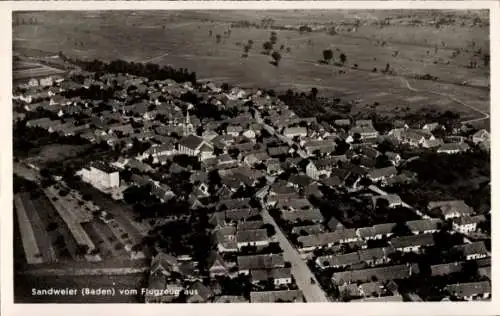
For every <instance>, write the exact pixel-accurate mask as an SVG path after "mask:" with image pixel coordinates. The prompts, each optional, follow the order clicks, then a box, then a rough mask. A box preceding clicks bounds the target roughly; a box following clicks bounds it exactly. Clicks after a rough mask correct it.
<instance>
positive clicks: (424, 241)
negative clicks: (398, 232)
mask: <svg viewBox="0 0 500 316" xmlns="http://www.w3.org/2000/svg"><path fill="white" fill-rule="evenodd" d="M390 244H391V245H392V246H393V247H394V248H396V249H399V248H406V247H414V246H432V245H434V236H433V235H432V234H423V235H413V236H403V237H396V238H392V239H391V241H390Z"/></svg>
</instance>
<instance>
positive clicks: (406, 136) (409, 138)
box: [388, 128, 435, 147]
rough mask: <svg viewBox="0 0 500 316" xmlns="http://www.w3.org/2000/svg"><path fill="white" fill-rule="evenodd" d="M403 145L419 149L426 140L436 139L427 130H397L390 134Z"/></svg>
mask: <svg viewBox="0 0 500 316" xmlns="http://www.w3.org/2000/svg"><path fill="white" fill-rule="evenodd" d="M388 135H389V136H393V137H394V138H395V139H397V140H398V141H399V142H400V143H402V144H409V145H410V146H414V147H418V146H420V145H422V144H423V143H424V141H425V140H426V139H431V140H432V139H435V137H434V136H433V135H432V134H431V133H430V132H429V131H427V130H418V129H406V128H396V129H393V130H391V131H389V133H388Z"/></svg>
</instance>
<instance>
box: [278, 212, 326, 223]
mask: <svg viewBox="0 0 500 316" xmlns="http://www.w3.org/2000/svg"><path fill="white" fill-rule="evenodd" d="M281 214H282V217H283V219H284V220H286V221H289V222H295V221H297V220H299V219H300V220H302V221H313V222H319V221H323V215H322V214H321V212H320V210H318V209H307V210H295V211H283V212H282V213H281Z"/></svg>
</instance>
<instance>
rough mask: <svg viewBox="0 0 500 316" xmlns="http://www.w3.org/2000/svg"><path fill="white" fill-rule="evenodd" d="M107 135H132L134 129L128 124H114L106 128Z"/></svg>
mask: <svg viewBox="0 0 500 316" xmlns="http://www.w3.org/2000/svg"><path fill="white" fill-rule="evenodd" d="M108 133H121V134H123V135H131V134H132V133H134V128H133V127H132V125H130V124H116V125H112V126H110V127H109V128H108Z"/></svg>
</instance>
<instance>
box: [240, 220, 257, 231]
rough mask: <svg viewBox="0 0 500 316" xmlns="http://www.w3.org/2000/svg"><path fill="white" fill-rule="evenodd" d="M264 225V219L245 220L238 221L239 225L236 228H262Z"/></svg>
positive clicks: (242, 229) (243, 229)
mask: <svg viewBox="0 0 500 316" xmlns="http://www.w3.org/2000/svg"><path fill="white" fill-rule="evenodd" d="M263 225H264V221H262V220H255V221H254V220H252V221H244V222H240V223H238V226H237V227H236V229H237V230H238V231H245V230H255V229H259V228H262V226H263Z"/></svg>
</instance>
